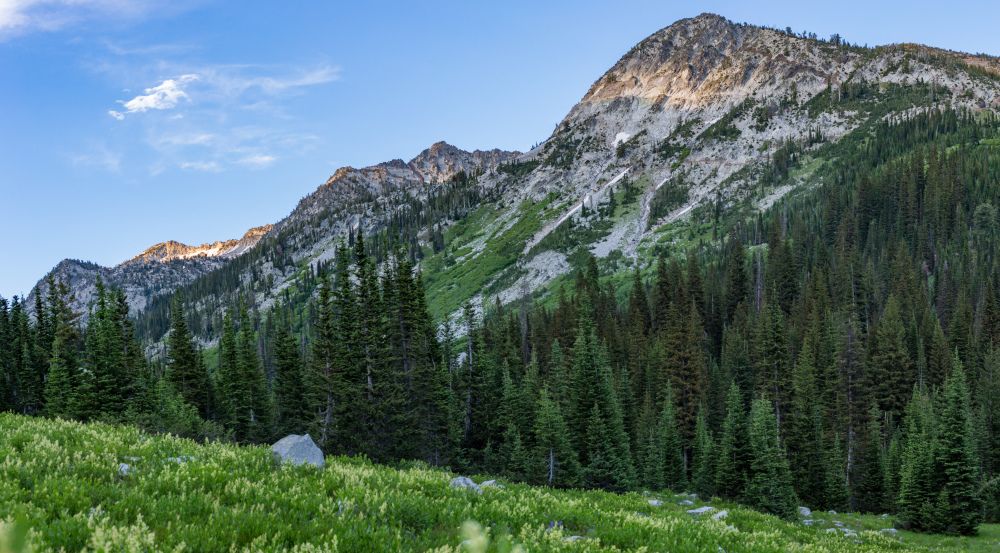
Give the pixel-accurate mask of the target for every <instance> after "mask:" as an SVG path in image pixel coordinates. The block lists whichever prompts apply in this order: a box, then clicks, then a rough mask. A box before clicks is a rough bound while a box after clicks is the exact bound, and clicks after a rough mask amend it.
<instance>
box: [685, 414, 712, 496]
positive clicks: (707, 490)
mask: <svg viewBox="0 0 1000 553" xmlns="http://www.w3.org/2000/svg"><path fill="white" fill-rule="evenodd" d="M692 453H693V455H692V467H691V487H692V489H693V490H694V492H695V493H697V494H698V495H699V496H701V497H711V496H712V495H713V494H714V493H715V471H716V468H715V443H714V441H713V440H712V433H711V432H710V431H709V430H708V420H707V418H706V416H705V409H699V410H698V418H697V421H696V423H695V431H694V446H693V448H692Z"/></svg>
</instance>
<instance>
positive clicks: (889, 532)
mask: <svg viewBox="0 0 1000 553" xmlns="http://www.w3.org/2000/svg"><path fill="white" fill-rule="evenodd" d="M879 532H881V533H883V534H885V535H887V536H895V535H896V534H898V533H899V530H896V529H895V528H883V529H881V530H879Z"/></svg>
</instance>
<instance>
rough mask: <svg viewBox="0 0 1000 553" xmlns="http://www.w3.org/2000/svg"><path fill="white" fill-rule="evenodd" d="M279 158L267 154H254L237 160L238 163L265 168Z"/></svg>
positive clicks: (255, 167)
mask: <svg viewBox="0 0 1000 553" xmlns="http://www.w3.org/2000/svg"><path fill="white" fill-rule="evenodd" d="M277 160H278V158H276V157H274V156H272V155H267V154H254V155H249V156H246V157H243V158H240V159H238V160H236V163H239V164H240V165H244V166H246V167H251V168H254V169H263V168H264V167H267V166H269V165H271V164H272V163H274V162H275V161H277Z"/></svg>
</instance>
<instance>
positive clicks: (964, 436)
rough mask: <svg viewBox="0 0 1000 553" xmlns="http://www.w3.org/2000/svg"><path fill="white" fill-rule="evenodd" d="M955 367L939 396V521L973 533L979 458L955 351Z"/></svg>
mask: <svg viewBox="0 0 1000 553" xmlns="http://www.w3.org/2000/svg"><path fill="white" fill-rule="evenodd" d="M953 363H954V367H955V368H954V369H952V373H951V375H949V376H948V378H947V379H946V380H945V385H944V390H943V391H942V397H941V408H940V421H941V428H942V432H941V434H940V436H939V440H938V458H937V466H938V467H940V470H941V478H942V480H943V485H942V488H941V492H940V494H941V496H942V497H943V498H945V499H944V504H945V505H946V507H945V509H944V512H942V513H939V514H940V515H941V516H943V520H941V521H940V522H939V525H940V526H941V527H943V528H944V531H945V532H946V533H948V534H961V535H975V534H976V533H977V532H978V527H979V523H980V522H982V502H981V499H980V497H979V459H978V458H977V457H976V449H975V439H974V429H973V426H972V408H971V405H970V400H969V389H968V385H967V383H966V379H965V371H964V370H963V368H962V363H961V361H960V360H959V357H958V353H957V352H956V354H955V360H954V362H953Z"/></svg>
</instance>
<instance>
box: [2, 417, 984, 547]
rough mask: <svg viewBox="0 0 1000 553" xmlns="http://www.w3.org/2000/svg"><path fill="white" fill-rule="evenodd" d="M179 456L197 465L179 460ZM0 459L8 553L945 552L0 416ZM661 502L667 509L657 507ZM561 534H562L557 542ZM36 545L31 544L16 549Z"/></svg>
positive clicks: (863, 521)
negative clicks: (311, 464)
mask: <svg viewBox="0 0 1000 553" xmlns="http://www.w3.org/2000/svg"><path fill="white" fill-rule="evenodd" d="M182 455H189V456H191V460H190V461H187V462H184V463H176V462H171V461H170V460H169V458H170V457H178V456H182ZM0 459H3V461H2V462H0V520H4V526H3V527H0V552H7V551H17V550H25V551H50V550H60V549H63V550H65V551H80V550H88V551H164V550H166V551H179V550H185V551H229V550H253V551H286V550H289V551H428V550H434V551H442V552H443V551H456V552H457V551H512V550H518V549H517V547H518V546H520V547H521V549H520V550H523V551H706V552H712V553H718V552H719V551H726V552H741V551H743V552H750V551H754V552H756V551H769V552H770V551H815V552H821V551H844V552H846V551H872V552H874V551H927V550H929V549H927V548H926V546H933V545H935V544H934V543H928V542H927V541H921V543H923V544H924V546H916V545H914V544H911V543H909V542H910V540H911V538H915V537H914V536H911V535H909V534H906V535H904V534H903V533H901V534H900V535H901V536H902V540H901V541H900V540H899V539H896V538H892V537H889V536H886V535H884V534H882V533H880V532H877V531H872V530H874V529H877V528H884V527H885V526H886V524H887V523H886V521H884V520H879V519H877V518H876V517H857V516H855V517H842V520H844V521H847V523H848V525H849V526H851V527H853V528H855V529H857V530H858V531H859V533H858V537H857V538H855V539H853V540H852V539H850V538H845V537H842V536H841V535H840V532H838V531H830V532H828V531H827V527H829V526H832V525H833V524H834V520H840V519H837V517H835V516H832V515H822V516H815V517H814V518H815V519H816V520H817V524H816V525H814V526H806V525H804V524H800V523H789V522H785V521H782V520H779V519H777V518H774V517H771V516H767V515H763V514H760V513H757V512H754V511H751V510H747V509H744V508H740V507H737V506H733V505H723V504H719V503H713V505H715V506H716V507H717V508H718V509H724V510H726V511H727V512H728V516H727V517H725V518H724V519H722V520H714V519H712V518H711V517H710V516H705V515H703V516H701V517H694V516H692V515H689V514H687V512H686V510H687V509H690V508H692V507H689V506H681V505H679V504H678V503H679V501H680V500H681V498H680V496H674V495H672V494H669V493H664V494H658V495H653V496H643V495H640V494H628V495H615V494H610V493H605V492H594V491H576V490H552V489H547V488H539V487H531V486H526V485H515V484H511V485H508V486H506V488H504V489H491V488H487V489H486V490H485V492H484V493H483V494H482V495H476V494H474V493H472V492H466V491H462V490H457V489H452V488H450V487H449V480H450V478H451V477H452V476H453V475H452V474H449V473H447V472H443V471H440V470H432V469H428V468H425V467H422V466H410V467H404V468H402V469H393V468H388V467H383V466H378V465H374V464H372V463H370V462H368V461H366V460H364V459H357V458H345V457H331V458H328V459H327V461H328V464H327V467H326V468H325V469H323V470H319V471H317V470H315V469H312V468H305V467H303V468H289V467H284V468H277V467H275V466H274V465H273V464H272V461H271V457H270V452H269V451H268V449H267V448H264V447H237V446H231V445H223V444H206V445H201V444H198V443H196V442H192V441H189V440H183V439H178V438H174V437H170V436H149V435H146V434H143V433H142V432H140V431H138V430H136V429H134V428H131V427H125V426H108V425H103V424H87V425H85V424H80V423H74V422H66V421H52V420H46V419H40V418H27V417H21V416H14V415H8V414H2V415H0ZM123 462H124V463H128V464H129V465H130V466H131V467H132V468H131V471H130V473H129V474H127V475H125V476H123V475H121V474H120V473H119V463H123ZM650 498H660V499H661V500H662V505H660V506H653V505H651V504H650ZM701 504H702V503H700V502H696V503H695V505H701ZM472 521H474V523H473V522H472ZM554 521H559V522H560V523H561V528H559V529H554V530H550V529H548V527H549V526H550V525H551V524H552V523H553V522H554ZM480 525H481V526H480ZM477 528H478V530H477ZM866 528H867V529H870V530H868V531H865V530H864V529H866ZM25 531H26V532H25ZM25 533H26V537H25V539H26V541H27V544H26V545H24V546H23V547H18V545H19V544H17V543H14V547H11V542H12V541H13V542H18V541H20V539H19V537H20V536H23V535H24V534H25ZM570 536H582V539H574V540H570V539H568V538H569V537H570ZM996 539H997V531H996V528H994V527H991V526H986V527H984V532H983V536H981V537H980V538H976V539H973V540H966V541H964V542H955V545H956V546H968V547H970V548H972V547H979V546H984V547H990V546H992V542H991V541H990V540H992V541H995V540H996ZM465 540H467V541H465ZM463 543H464V544H463ZM914 543H916V542H914ZM982 550H984V551H985V550H987V549H982Z"/></svg>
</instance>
